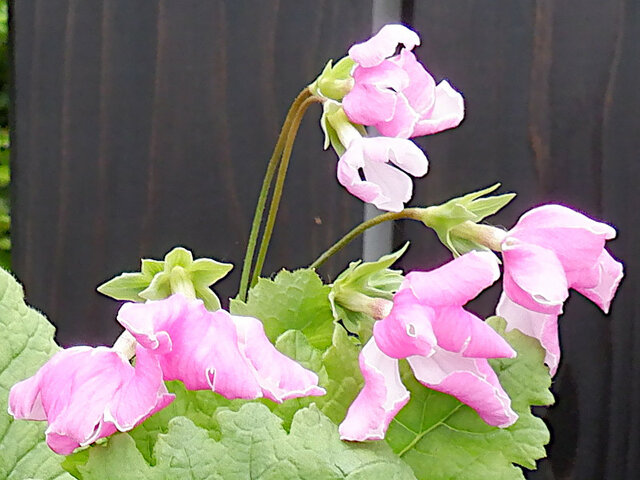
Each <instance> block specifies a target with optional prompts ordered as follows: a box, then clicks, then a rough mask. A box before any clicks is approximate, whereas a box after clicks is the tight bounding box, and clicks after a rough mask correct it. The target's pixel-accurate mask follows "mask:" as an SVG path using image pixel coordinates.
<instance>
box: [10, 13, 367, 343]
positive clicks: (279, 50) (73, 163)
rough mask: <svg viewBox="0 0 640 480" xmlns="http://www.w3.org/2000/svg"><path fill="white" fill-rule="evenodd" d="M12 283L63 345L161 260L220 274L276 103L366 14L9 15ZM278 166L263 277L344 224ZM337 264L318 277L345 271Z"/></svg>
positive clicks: (338, 208) (234, 258)
mask: <svg viewBox="0 0 640 480" xmlns="http://www.w3.org/2000/svg"><path fill="white" fill-rule="evenodd" d="M12 7H13V10H12V13H13V16H14V27H15V32H14V38H15V55H14V63H15V78H16V89H15V96H14V97H15V98H14V101H15V106H16V124H15V129H14V137H13V144H14V146H15V150H14V157H13V159H14V166H15V170H14V172H15V176H14V181H15V184H16V189H15V204H14V205H15V207H14V213H15V218H16V219H17V220H16V223H15V228H14V232H13V233H14V240H15V245H16V247H15V251H14V253H15V257H16V273H17V274H18V276H19V277H20V278H21V280H22V281H23V282H24V283H25V285H26V289H27V295H28V300H29V301H30V302H31V303H32V304H34V305H36V306H37V307H39V308H41V309H42V310H44V311H45V313H47V314H48V315H49V316H50V317H51V318H52V320H53V321H54V322H55V323H56V324H57V325H58V326H59V335H58V336H59V339H60V340H61V341H62V343H65V344H71V343H79V342H82V343H86V342H87V341H89V342H92V343H104V342H109V341H111V340H112V339H113V338H114V337H115V335H116V334H117V332H118V331H119V327H118V326H117V324H116V323H115V322H114V321H113V317H114V313H115V311H116V309H117V307H118V305H117V303H116V302H113V301H110V300H108V299H104V298H101V297H100V296H99V295H98V294H96V293H95V292H94V288H95V286H97V285H98V284H100V283H102V282H103V281H104V280H106V279H108V278H110V277H111V276H113V275H115V274H117V273H118V272H120V271H123V270H124V271H126V270H129V271H131V270H136V269H138V268H139V265H138V262H139V258H140V257H141V256H145V257H153V258H158V257H161V256H163V255H164V254H165V253H166V252H167V251H168V250H169V249H170V248H171V247H172V246H174V245H177V244H181V245H185V246H187V247H190V248H191V249H193V250H194V252H195V254H196V255H198V256H212V257H216V258H219V259H221V260H224V261H230V262H232V263H234V264H236V267H237V268H236V270H235V272H234V273H233V274H232V275H231V276H230V278H229V279H227V280H225V281H224V282H222V283H221V284H220V286H219V288H218V291H219V292H220V294H221V296H223V297H228V296H230V295H233V294H235V291H236V289H237V284H238V279H239V267H240V263H241V260H242V257H243V254H244V243H245V241H246V236H247V233H248V226H249V222H250V219H251V216H252V214H253V208H254V202H255V200H256V198H257V191H258V188H259V185H260V182H261V179H262V175H263V172H264V169H265V167H266V160H267V159H268V157H269V155H270V150H271V148H272V147H273V144H274V143H275V139H276V136H277V132H278V130H279V126H280V123H281V121H282V120H283V118H284V114H285V112H286V109H287V108H288V102H290V101H291V100H292V99H293V98H294V96H295V95H296V94H297V92H298V91H299V90H300V89H301V88H303V87H304V86H305V85H306V84H308V83H310V82H311V81H313V79H314V78H315V76H316V75H317V74H318V73H319V72H320V71H321V69H322V67H323V66H324V64H325V62H326V61H327V59H328V58H331V57H334V58H339V57H341V56H342V55H344V54H345V52H346V49H347V48H348V46H349V45H350V44H351V43H353V42H354V41H356V40H358V39H361V38H364V37H366V36H367V35H368V33H369V31H370V28H371V27H370V25H371V13H370V12H371V2H370V0H358V1H356V2H350V3H349V4H348V5H346V4H345V5H342V4H338V3H335V2H311V1H305V2H296V1H292V0H289V1H282V2H265V3H251V4H245V3H243V2H224V1H212V2H201V1H196V0H188V1H184V2H171V1H166V0H165V1H159V2H129V1H125V0H112V1H109V2H100V1H97V0H93V1H83V2H80V1H77V0H75V1H74V0H55V1H52V2H49V1H47V2H45V1H37V0H34V1H24V2H14V4H13V5H12ZM318 119H319V109H318V108H317V107H316V108H315V109H312V111H311V112H310V115H309V117H308V118H307V119H305V121H304V124H303V126H302V128H301V133H300V137H299V140H298V142H297V144H296V147H295V149H294V158H293V161H292V166H291V172H290V177H289V180H288V182H287V184H286V187H285V192H284V200H283V205H282V208H281V212H280V215H279V217H278V222H277V226H276V231H275V237H274V240H273V244H272V248H271V252H270V256H269V258H268V262H267V265H266V267H265V273H269V272H271V271H273V270H275V269H276V268H278V267H280V266H285V267H287V268H295V267H299V266H304V265H305V264H308V263H310V262H311V261H312V260H313V259H314V258H315V257H316V256H317V255H318V254H319V253H320V252H321V251H322V250H324V249H325V248H326V247H328V246H329V245H330V244H331V243H332V242H333V241H334V240H335V238H336V237H337V236H339V235H340V234H342V233H343V232H345V231H346V230H347V229H348V228H350V226H351V225H352V224H354V223H356V222H357V221H358V220H359V219H360V218H361V212H362V210H361V204H360V202H358V201H357V200H356V199H354V198H352V197H351V196H350V195H349V194H348V193H346V192H345V191H344V190H343V189H341V187H339V186H338V185H337V183H336V181H335V164H336V159H335V156H334V155H333V154H332V153H328V152H322V150H321V145H322V137H321V133H320V129H319V125H318ZM358 252H359V245H358V244H354V245H352V246H351V248H350V249H347V250H346V251H345V252H344V253H343V254H342V255H341V256H340V257H339V258H337V259H336V261H335V262H333V263H332V265H329V266H328V268H327V269H326V270H325V271H324V272H325V274H327V275H328V276H333V275H335V273H336V272H337V271H338V270H339V269H340V268H341V267H342V266H343V265H344V264H345V263H346V262H347V260H349V259H351V258H354V257H356V256H358Z"/></svg>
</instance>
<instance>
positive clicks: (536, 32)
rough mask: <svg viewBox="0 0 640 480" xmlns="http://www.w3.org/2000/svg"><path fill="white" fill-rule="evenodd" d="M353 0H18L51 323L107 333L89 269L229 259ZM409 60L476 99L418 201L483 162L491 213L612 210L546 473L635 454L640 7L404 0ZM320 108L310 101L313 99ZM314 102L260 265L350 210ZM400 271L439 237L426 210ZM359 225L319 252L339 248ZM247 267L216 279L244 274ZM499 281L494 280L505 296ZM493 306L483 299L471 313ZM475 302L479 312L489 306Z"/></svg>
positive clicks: (606, 471) (16, 147)
mask: <svg viewBox="0 0 640 480" xmlns="http://www.w3.org/2000/svg"><path fill="white" fill-rule="evenodd" d="M385 3H390V4H399V2H395V3H394V2H378V1H375V0H357V1H354V0H352V1H349V2H343V1H337V0H335V1H297V0H288V1H284V0H283V1H279V2H258V1H254V2H248V1H246V2H245V1H234V2H224V1H206V2H205V1H202V0H180V1H179V0H173V1H169V0H164V1H163V0H158V1H155V2H151V1H144V2H143V1H131V0H105V1H102V2H100V1H94V0H20V1H14V2H13V3H12V5H11V12H10V13H11V22H12V24H11V30H12V39H13V46H14V72H13V76H14V91H13V122H12V168H13V175H14V177H13V178H14V183H13V192H14V199H13V200H14V202H13V205H14V211H13V215H14V223H13V242H14V245H15V247H14V265H15V271H16V274H17V275H18V277H19V278H20V279H21V280H22V281H23V282H24V284H25V288H26V292H27V298H28V301H29V302H30V303H31V304H33V305H35V306H37V307H38V308H40V309H42V310H43V311H45V312H46V313H47V314H48V315H49V317H50V318H51V319H52V321H53V322H54V323H56V324H57V325H58V327H59V340H60V341H61V342H62V343H65V344H71V343H78V342H84V343H86V342H90V343H94V344H95V343H107V342H110V341H112V340H113V339H114V337H115V336H116V335H117V333H118V328H117V326H116V324H115V322H114V321H113V317H114V313H115V311H116V309H117V305H116V304H115V302H112V301H110V300H108V299H105V298H101V297H100V296H99V295H98V294H96V293H95V292H94V287H95V286H96V285H98V284H100V283H101V282H103V281H104V280H106V279H108V278H110V277H111V276H113V275H115V274H117V273H118V272H120V271H125V270H136V269H137V268H138V261H139V258H140V257H142V256H145V257H152V258H159V257H161V256H162V255H164V253H165V252H166V251H167V250H169V249H170V248H171V247H172V246H173V245H176V244H182V245H185V246H188V247H190V248H192V249H193V250H194V251H195V253H196V254H197V255H199V256H212V257H215V258H219V259H221V260H225V261H230V262H233V263H235V264H236V265H237V266H239V265H240V263H241V259H242V255H243V248H244V242H245V239H246V236H247V233H248V225H249V222H250V217H251V215H252V211H253V206H254V203H255V200H256V196H257V190H258V188H259V183H260V181H261V177H262V174H263V170H264V167H265V161H266V159H267V158H268V156H269V153H270V148H271V147H272V145H273V143H274V141H275V137H276V134H277V131H278V128H279V125H280V122H281V121H282V119H283V117H284V112H285V110H286V108H287V106H288V103H289V102H290V100H291V99H292V98H293V97H294V96H295V94H296V93H297V92H298V91H299V90H300V88H301V87H303V86H304V85H305V84H307V83H309V82H310V81H312V80H313V78H314V77H315V76H316V75H317V73H318V72H319V71H320V70H321V68H322V66H323V65H324V63H325V61H326V60H327V59H328V58H339V57H341V56H342V55H343V54H344V53H345V51H346V49H347V47H348V46H349V45H350V44H351V43H353V42H355V41H358V40H362V39H364V38H366V37H367V36H368V34H369V32H370V31H371V29H372V22H373V15H374V14H372V12H375V9H376V8H378V9H379V8H380V4H385ZM402 14H403V20H404V21H405V22H406V23H409V24H411V25H413V26H414V27H415V28H416V29H417V30H419V31H420V32H421V34H422V39H423V46H422V47H421V48H420V50H419V51H418V54H419V57H420V58H421V59H422V60H423V61H424V62H425V64H426V65H428V67H429V68H430V70H431V71H432V72H433V73H434V74H435V75H436V76H437V77H438V78H443V77H447V78H450V79H451V81H452V82H453V83H454V85H455V86H456V87H457V88H459V89H460V90H461V91H462V92H464V94H465V97H466V101H467V117H466V120H465V121H464V123H463V125H462V126H461V127H460V128H458V129H456V130H453V131H450V132H446V133H443V134H439V135H436V136H433V137H428V138H424V139H421V140H419V143H420V145H421V146H422V147H423V148H424V149H425V150H426V151H427V152H428V154H429V156H430V158H431V162H432V163H431V166H432V168H431V172H430V173H429V175H428V177H427V178H426V179H425V180H422V181H420V182H418V183H417V184H416V195H415V196H414V200H413V203H414V204H430V203H436V202H441V201H443V200H445V199H447V198H449V197H451V196H453V195H456V194H461V193H464V192H467V191H470V190H473V189H477V188H479V187H483V186H486V185H489V184H491V183H493V182H495V181H498V180H499V181H501V182H503V185H504V188H505V189H507V190H513V191H517V192H518V193H519V196H518V198H517V199H516V200H515V201H514V202H513V205H512V206H510V207H509V208H508V209H507V210H506V211H505V212H504V213H503V214H501V215H500V216H499V218H498V219H497V221H498V222H499V223H502V224H504V225H505V226H510V225H512V224H513V222H514V221H515V219H516V218H517V216H518V215H519V214H520V213H521V212H522V211H524V210H526V209H527V208H530V207H531V206H532V205H536V204H539V203H542V202H545V201H554V202H562V203H566V204H569V205H572V206H574V207H576V208H578V209H582V210H584V211H588V212H590V214H591V215H593V216H595V217H598V218H601V219H605V220H607V221H608V222H610V223H612V224H614V225H616V226H617V227H618V229H619V235H620V238H619V239H618V240H616V241H615V242H614V243H612V244H611V246H610V248H611V250H612V251H613V253H614V255H616V256H618V257H620V258H623V259H624V261H625V263H626V272H627V277H626V280H625V281H624V283H623V285H622V287H621V289H620V291H619V294H618V297H617V299H616V301H615V302H614V305H613V313H612V314H611V315H609V316H608V317H605V316H603V315H602V314H601V313H600V312H599V311H598V310H597V308H596V307H595V306H594V305H592V304H590V303H589V302H587V301H586V300H585V299H583V298H582V297H580V296H579V295H577V294H573V295H572V298H571V300H570V302H569V303H568V305H567V306H566V309H565V311H566V313H565V314H564V315H563V317H562V320H561V340H562V346H563V349H564V350H563V355H564V356H563V361H562V363H561V366H560V370H559V373H558V375H557V377H556V380H555V384H554V390H555V393H556V394H557V396H558V405H557V406H555V407H554V408H552V409H550V410H549V411H548V413H546V416H547V420H548V421H549V422H550V425H551V428H552V430H553V444H552V446H551V447H550V460H547V461H544V462H542V463H541V465H540V469H539V470H538V471H537V472H536V473H534V474H530V478H536V479H581V480H583V479H603V478H604V479H613V480H616V479H633V478H637V475H638V473H637V472H639V471H640V413H639V409H640V323H639V321H640V318H639V317H640V312H639V308H638V306H639V303H638V300H637V297H638V284H639V283H638V282H640V275H638V268H639V267H640V255H639V254H640V251H639V248H638V240H639V239H638V231H639V227H638V225H637V222H638V221H639V220H640V215H639V214H638V205H639V204H640V194H639V189H638V181H639V180H640V161H639V160H638V157H639V156H640V116H639V115H638V113H639V112H640V89H639V88H638V82H637V78H638V75H640V55H638V52H637V45H638V44H640V4H639V3H638V2H636V1H634V0H611V1H609V2H602V1H596V0H580V1H578V0H567V1H565V2H554V1H553V0H537V1H533V0H530V1H524V0H523V1H513V0H495V1H489V0H484V1H480V0H456V1H453V2H452V1H437V0H433V1H426V0H425V1H417V0H416V1H414V2H411V1H404V2H402ZM316 108H317V107H316ZM312 113H313V114H312V115H309V116H308V118H307V119H306V120H305V122H304V124H303V128H302V132H301V135H300V138H299V140H298V142H297V144H296V147H295V151H294V159H293V164H292V167H291V175H290V177H289V179H288V183H287V186H286V189H285V193H284V205H283V207H282V209H281V212H280V214H279V218H278V224H277V226H276V233H275V240H274V243H273V246H272V250H271V254H270V257H269V260H268V262H267V266H266V270H267V271H273V270H275V269H276V268H278V267H279V266H285V267H288V268H292V267H296V266H301V265H304V264H308V263H309V262H310V261H311V260H312V259H313V258H315V256H317V254H318V253H319V252H320V251H321V250H323V249H324V248H325V247H326V246H328V245H329V244H330V243H331V242H332V241H333V240H334V239H335V238H336V237H337V236H338V235H339V234H341V233H343V232H345V231H346V230H347V229H348V228H350V227H351V226H352V225H353V224H355V223H356V222H357V221H358V220H359V219H360V218H361V216H362V206H361V204H360V202H359V201H357V200H355V199H353V198H351V197H350V195H348V194H347V193H346V192H345V191H343V190H342V189H341V188H339V187H338V186H337V184H336V182H335V179H334V178H335V177H334V170H335V157H334V155H333V154H332V153H326V152H322V151H321V142H322V138H321V134H320V131H319V128H318V125H317V118H318V115H317V114H319V112H318V111H316V112H312ZM406 239H410V240H412V244H413V246H412V248H411V250H410V251H409V253H408V254H407V256H406V257H405V259H404V260H403V266H404V267H405V268H426V267H432V266H435V265H437V264H438V263H439V262H441V261H442V260H443V259H444V258H445V256H446V253H445V252H444V251H443V249H442V247H440V246H439V245H438V244H437V242H436V241H435V239H434V238H433V236H432V235H430V234H425V230H424V229H423V228H420V227H419V226H418V225H414V224H409V223H400V224H397V225H396V228H395V236H394V242H395V243H397V244H400V243H402V242H404V241H405V240H406ZM360 250H361V246H360V244H358V243H356V244H354V245H352V246H351V247H350V248H349V249H347V250H346V251H345V252H344V253H343V254H342V255H341V256H339V257H338V258H336V259H335V260H334V261H333V262H332V264H331V265H329V266H328V267H327V269H325V270H324V272H323V273H324V274H325V275H326V276H327V277H329V278H330V277H331V276H333V275H335V273H336V272H338V271H340V269H341V268H342V267H343V266H344V265H345V263H346V262H347V261H348V260H349V259H352V258H355V257H358V256H359V254H360ZM238 274H239V272H238V269H237V270H236V272H235V275H232V276H231V277H230V278H229V279H228V280H226V281H225V282H224V283H222V284H220V288H219V289H218V290H219V291H220V292H221V294H222V295H225V296H229V295H233V294H234V293H235V289H236V288H237V284H238ZM496 296H497V291H494V292H493V297H492V298H491V300H493V301H495V298H496ZM486 305H487V304H484V305H483V304H480V305H478V308H479V309H480V310H482V309H486V308H487V307H486ZM485 313H487V312H485Z"/></svg>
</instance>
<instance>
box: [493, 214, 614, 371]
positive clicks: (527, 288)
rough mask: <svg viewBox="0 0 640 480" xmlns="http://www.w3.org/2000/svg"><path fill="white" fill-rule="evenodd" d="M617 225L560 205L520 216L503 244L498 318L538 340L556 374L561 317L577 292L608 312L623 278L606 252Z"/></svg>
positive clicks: (547, 361) (510, 327)
mask: <svg viewBox="0 0 640 480" xmlns="http://www.w3.org/2000/svg"><path fill="white" fill-rule="evenodd" d="M615 236H616V231H615V229H614V228H613V227H611V226H609V225H607V224H605V223H600V222H596V221H595V220H592V219H590V218H588V217H586V216H584V215H582V214H581V213H578V212H576V211H574V210H571V209H570V208H567V207H563V206H562V205H543V206H541V207H537V208H534V209H532V210H530V211H528V212H527V213H525V214H524V215H522V217H520V219H519V220H518V222H517V223H516V225H515V226H514V227H513V228H512V229H511V230H510V231H509V232H508V233H507V235H506V236H505V238H504V240H503V241H502V257H503V260H504V292H503V294H502V296H501V298H500V302H499V304H498V307H497V314H498V315H500V316H502V317H504V318H505V319H506V320H507V326H508V328H509V329H512V328H517V329H518V330H521V331H522V332H523V333H525V334H527V335H530V336H532V337H535V338H537V339H538V340H540V342H541V344H542V346H543V347H544V348H545V349H546V351H547V353H546V357H545V363H546V364H547V365H548V366H549V369H550V371H551V374H552V375H554V374H555V372H556V370H557V368H558V362H559V361H560V344H559V341H558V315H559V314H561V313H562V306H563V304H564V301H565V300H566V299H567V297H568V295H569V288H573V289H574V290H577V291H578V292H580V293H581V294H583V295H584V296H585V297H587V298H588V299H589V300H591V301H593V302H594V303H595V304H596V305H598V306H599V307H600V308H601V309H602V310H603V311H604V312H605V313H607V312H608V311H609V306H610V305H611V300H612V299H613V296H614V295H615V292H616V290H617V288H618V285H619V283H620V281H621V280H622V277H623V275H624V273H623V267H622V263H620V262H618V261H617V260H615V259H614V258H613V257H612V256H611V255H610V254H609V252H608V251H607V250H606V249H605V248H604V245H605V242H606V241H607V240H611V239H612V238H615Z"/></svg>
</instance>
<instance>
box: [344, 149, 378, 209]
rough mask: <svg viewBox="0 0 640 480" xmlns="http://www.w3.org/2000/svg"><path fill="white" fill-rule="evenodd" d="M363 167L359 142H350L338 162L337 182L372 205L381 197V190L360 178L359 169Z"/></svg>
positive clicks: (362, 155) (362, 156)
mask: <svg viewBox="0 0 640 480" xmlns="http://www.w3.org/2000/svg"><path fill="white" fill-rule="evenodd" d="M363 166H364V154H363V152H362V145H361V142H355V141H354V142H352V143H351V145H350V146H349V148H348V149H347V151H346V152H344V154H343V155H342V157H340V160H338V172H337V177H338V182H340V185H342V186H343V187H345V188H346V189H347V191H348V192H349V193H350V194H351V195H353V196H355V197H358V198H359V199H360V200H362V201H363V202H367V203H372V202H373V201H374V200H375V199H377V198H378V197H380V196H381V192H382V190H381V188H380V187H379V186H378V185H376V184H375V183H373V182H368V181H366V180H362V179H361V178H360V173H359V171H358V169H359V168H362V167H363Z"/></svg>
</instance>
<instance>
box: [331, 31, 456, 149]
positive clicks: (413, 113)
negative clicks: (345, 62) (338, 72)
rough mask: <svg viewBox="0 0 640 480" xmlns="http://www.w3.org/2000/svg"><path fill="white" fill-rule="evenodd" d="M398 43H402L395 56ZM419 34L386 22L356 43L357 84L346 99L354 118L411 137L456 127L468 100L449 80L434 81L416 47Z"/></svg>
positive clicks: (385, 131) (352, 54)
mask: <svg viewBox="0 0 640 480" xmlns="http://www.w3.org/2000/svg"><path fill="white" fill-rule="evenodd" d="M399 44H402V45H403V48H402V50H401V51H400V53H399V54H398V55H394V53H395V51H396V48H397V47H398V45H399ZM419 44H420V38H419V37H418V34H416V33H415V32H413V31H412V30H410V29H408V28H407V27H405V26H403V25H385V26H384V27H382V29H381V30H380V31H379V32H378V33H377V34H376V35H375V36H373V37H372V38H370V39H369V40H367V41H365V42H363V43H359V44H356V45H353V46H352V47H351V48H350V49H349V57H350V58H351V59H352V60H354V61H355V62H356V67H355V69H354V71H353V80H354V85H353V88H352V89H351V91H350V92H349V93H348V94H347V95H346V96H345V97H344V99H343V100H342V104H343V107H344V110H345V112H346V114H347V116H348V117H349V119H350V120H351V121H353V122H355V123H358V124H361V125H372V126H375V127H376V128H377V129H378V131H379V132H380V133H381V134H382V135H385V136H388V137H401V138H411V137H417V136H421V135H430V134H433V133H437V132H441V131H443V130H447V129H449V128H453V127H456V126H458V125H459V124H460V122H461V121H462V119H463V118H464V99H463V98H462V95H460V93H458V92H457V91H455V90H454V89H453V88H452V87H451V85H450V84H449V82H447V81H446V80H443V81H442V82H440V83H439V84H438V85H436V83H435V80H434V79H433V77H432V76H431V74H430V73H429V72H427V70H425V68H424V66H423V65H422V64H421V63H420V62H418V60H417V59H416V57H415V55H414V54H413V53H412V52H411V50H412V49H413V48H414V47H415V46H417V45H419Z"/></svg>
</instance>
